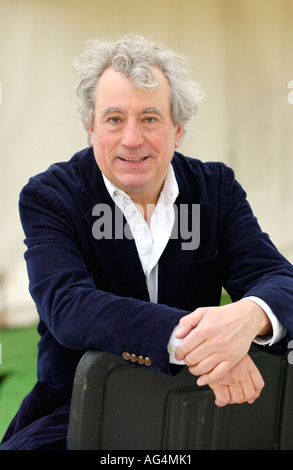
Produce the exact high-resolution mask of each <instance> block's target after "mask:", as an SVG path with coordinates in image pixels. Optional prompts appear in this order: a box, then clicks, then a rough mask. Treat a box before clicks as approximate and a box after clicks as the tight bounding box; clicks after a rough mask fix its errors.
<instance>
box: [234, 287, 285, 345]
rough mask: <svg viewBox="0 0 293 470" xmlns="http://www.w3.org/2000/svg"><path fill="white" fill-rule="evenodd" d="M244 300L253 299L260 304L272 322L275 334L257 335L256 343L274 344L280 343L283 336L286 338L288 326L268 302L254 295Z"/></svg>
mask: <svg viewBox="0 0 293 470" xmlns="http://www.w3.org/2000/svg"><path fill="white" fill-rule="evenodd" d="M243 300H252V302H255V303H256V304H257V305H259V306H260V307H261V308H262V309H263V310H264V312H265V313H266V314H267V316H268V317H269V320H270V321H271V324H272V330H273V334H272V335H266V336H256V338H254V343H256V344H260V345H262V346H272V345H273V344H276V343H278V342H279V341H280V340H281V339H282V338H284V336H286V333H287V328H286V327H285V326H283V325H282V324H281V323H280V322H279V320H278V319H277V317H276V315H275V314H274V312H273V311H272V309H271V308H270V307H269V306H268V304H267V303H266V302H264V301H263V300H262V299H259V298H258V297H254V296H250V297H245V298H243Z"/></svg>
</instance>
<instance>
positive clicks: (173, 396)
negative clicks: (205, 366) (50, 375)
mask: <svg viewBox="0 0 293 470" xmlns="http://www.w3.org/2000/svg"><path fill="white" fill-rule="evenodd" d="M250 354H251V356H252V358H253V360H254V361H255V363H256V365H257V367H258V368H259V370H260V372H261V374H262V376H263V378H264V381H265V383H266V385H265V387H264V389H263V391H262V393H261V396H260V397H259V398H258V399H257V400H256V401H255V402H254V403H253V404H251V405H249V404H247V403H244V404H241V405H227V406H225V407H223V408H219V407H217V406H216V405H215V404H214V395H213V392H212V391H211V390H210V389H209V387H198V386H197V385H196V379H195V377H194V376H193V375H191V374H190V373H189V372H188V369H187V367H184V368H183V369H182V370H181V371H180V372H179V373H178V374H177V375H176V376H168V375H167V374H156V373H154V372H152V371H149V370H146V369H142V368H140V367H138V366H135V365H131V364H130V363H128V362H126V361H124V360H123V359H120V358H118V357H116V356H113V355H111V354H109V353H107V352H100V351H93V350H91V351H88V352H87V353H86V354H85V355H84V356H83V357H82V359H81V361H80V363H79V365H78V367H77V370H76V374H75V378H74V386H73V393H72V403H71V411H70V420H69V432H68V449H69V450H71V449H80V450H89V449H106V450H137V449H139V450H197V449H209V450H212V449H215V450H216V449H218V450H220V449H231V450H233V449H237V450H240V449H259V450H263V449H293V424H292V422H293V419H292V411H293V405H292V391H293V373H292V370H291V368H290V367H291V366H290V365H289V364H288V362H287V360H286V359H282V358H280V357H275V356H271V355H268V354H265V353H264V352H262V351H260V350H257V349H254V348H252V349H251V351H250Z"/></svg>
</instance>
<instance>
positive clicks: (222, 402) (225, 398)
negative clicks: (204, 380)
mask: <svg viewBox="0 0 293 470" xmlns="http://www.w3.org/2000/svg"><path fill="white" fill-rule="evenodd" d="M210 388H211V389H212V390H213V392H214V394H215V404H216V405H217V406H219V407H223V406H226V405H227V404H228V403H229V402H230V399H231V397H230V391H229V387H227V386H226V385H222V384H211V385H210Z"/></svg>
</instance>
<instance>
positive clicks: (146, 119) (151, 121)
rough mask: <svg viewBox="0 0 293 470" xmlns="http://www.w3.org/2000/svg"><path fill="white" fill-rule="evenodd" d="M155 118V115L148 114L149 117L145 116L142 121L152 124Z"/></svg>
mask: <svg viewBox="0 0 293 470" xmlns="http://www.w3.org/2000/svg"><path fill="white" fill-rule="evenodd" d="M156 120H157V119H156V118H155V117H151V116H149V117H146V118H145V119H144V122H146V123H147V124H154V123H155V122H156Z"/></svg>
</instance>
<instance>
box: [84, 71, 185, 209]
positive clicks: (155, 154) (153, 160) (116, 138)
mask: <svg viewBox="0 0 293 470" xmlns="http://www.w3.org/2000/svg"><path fill="white" fill-rule="evenodd" d="M154 72H155V74H156V77H157V79H158V81H159V85H158V86H157V87H156V88H154V89H153V90H151V91H148V90H144V89H141V88H135V86H134V85H133V83H132V82H131V80H130V79H128V78H127V77H125V76H124V75H122V74H121V73H120V72H114V71H113V69H112V68H108V69H106V70H105V72H104V73H103V74H102V76H101V77H100V80H99V83H98V86H97V91H96V104H95V120H94V122H93V124H92V127H91V128H90V129H89V135H90V137H91V145H92V146H93V149H94V154H95V158H96V161H97V164H98V166H99V167H100V169H101V171H102V173H103V174H104V175H105V176H106V177H107V178H108V179H109V180H110V181H111V182H112V183H113V184H114V185H115V186H117V187H118V188H119V189H122V190H123V191H125V192H126V193H127V194H128V195H129V196H130V197H131V198H132V199H133V200H134V202H140V203H143V202H146V203H156V202H157V199H158V196H159V193H160V191H161V189H162V185H163V182H164V179H165V175H166V170H167V167H168V165H169V163H170V161H171V160H172V157H173V153H174V150H175V148H177V147H178V146H179V144H180V139H181V137H182V134H183V126H179V127H176V126H174V124H173V122H172V119H171V109H170V89H169V83H168V81H167V79H166V77H165V76H164V74H163V73H162V72H161V71H160V70H159V69H157V68H154Z"/></svg>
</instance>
